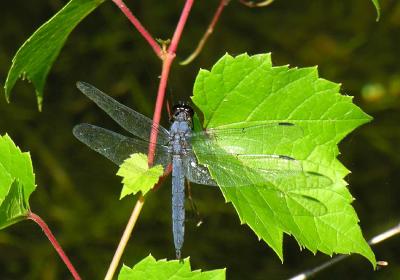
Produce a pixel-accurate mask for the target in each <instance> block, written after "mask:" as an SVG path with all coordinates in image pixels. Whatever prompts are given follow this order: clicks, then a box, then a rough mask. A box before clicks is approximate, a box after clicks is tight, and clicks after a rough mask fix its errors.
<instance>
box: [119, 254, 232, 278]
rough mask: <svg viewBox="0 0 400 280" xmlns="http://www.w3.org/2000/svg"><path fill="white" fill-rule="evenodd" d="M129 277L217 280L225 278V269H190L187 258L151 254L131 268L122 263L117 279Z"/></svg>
mask: <svg viewBox="0 0 400 280" xmlns="http://www.w3.org/2000/svg"><path fill="white" fill-rule="evenodd" d="M130 279H170V280H174V279H175V280H178V279H195V280H207V279H212V280H218V279H221V280H222V279H225V269H216V270H212V271H205V272H202V271H200V270H193V271H192V270H191V268H190V262H189V258H187V259H185V260H184V261H183V262H180V261H179V260H172V261H167V260H165V259H163V260H159V261H157V260H156V259H155V258H154V257H153V256H152V255H149V256H148V257H146V258H144V259H143V260H142V261H140V262H139V263H137V264H136V265H135V266H134V267H133V268H129V267H128V266H126V265H124V266H123V267H122V268H121V270H120V272H119V275H118V280H130Z"/></svg>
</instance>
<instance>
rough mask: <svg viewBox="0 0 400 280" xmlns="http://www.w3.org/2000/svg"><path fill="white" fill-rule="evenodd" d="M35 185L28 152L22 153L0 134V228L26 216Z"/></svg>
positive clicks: (7, 138)
mask: <svg viewBox="0 0 400 280" xmlns="http://www.w3.org/2000/svg"><path fill="white" fill-rule="evenodd" d="M35 187H36V186H35V175H34V174H33V168H32V161H31V158H30V155H29V153H22V152H21V150H20V149H19V148H18V147H17V146H15V144H14V142H13V141H12V140H11V138H10V137H9V136H8V135H7V134H6V135H4V136H0V229H1V228H4V227H7V226H9V225H11V224H13V223H16V222H17V221H19V220H21V219H23V218H24V217H25V216H26V214H27V213H28V211H29V196H30V195H31V193H32V192H33V191H34V190H35Z"/></svg>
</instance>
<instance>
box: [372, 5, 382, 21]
mask: <svg viewBox="0 0 400 280" xmlns="http://www.w3.org/2000/svg"><path fill="white" fill-rule="evenodd" d="M371 1H372V3H373V4H374V6H375V10H376V21H379V19H380V18H381V6H380V4H379V0H371Z"/></svg>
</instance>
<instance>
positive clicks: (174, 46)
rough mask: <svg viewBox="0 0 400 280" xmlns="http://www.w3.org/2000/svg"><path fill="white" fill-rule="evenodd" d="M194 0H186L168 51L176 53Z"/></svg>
mask: <svg viewBox="0 0 400 280" xmlns="http://www.w3.org/2000/svg"><path fill="white" fill-rule="evenodd" d="M193 3H194V0H186V3H185V6H184V7H183V10H182V13H181V17H180V18H179V22H178V24H177V25H176V28H175V32H174V36H173V37H172V40H171V44H170V45H169V48H168V52H169V53H171V54H175V53H176V49H177V47H178V43H179V40H180V39H181V35H182V31H183V28H184V27H185V24H186V20H187V18H188V16H189V13H190V10H191V9H192V6H193Z"/></svg>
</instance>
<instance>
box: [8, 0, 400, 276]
mask: <svg viewBox="0 0 400 280" xmlns="http://www.w3.org/2000/svg"><path fill="white" fill-rule="evenodd" d="M218 2H219V1H217V0H213V1H211V0H208V1H197V2H196V3H195V6H194V7H193V10H192V13H191V15H190V18H189V20H188V24H187V26H186V28H185V31H184V33H183V37H182V41H181V44H180V46H179V49H178V54H177V59H176V62H178V61H180V60H182V59H184V58H185V57H186V55H188V54H189V53H190V52H191V51H192V50H193V49H194V47H195V45H196V43H197V41H198V39H199V38H200V37H201V35H202V34H203V32H204V31H205V29H206V27H207V24H208V22H209V20H210V19H211V16H212V11H213V10H214V9H215V8H216V7H217V5H218ZM381 2H382V3H381V4H382V19H381V21H380V22H378V23H376V22H375V16H376V15H375V10H374V7H373V5H372V3H371V2H370V1H368V0H351V1H349V0H337V1H326V0H314V1H297V0H276V2H275V3H274V4H272V5H271V6H269V7H267V8H263V9H249V8H246V7H244V6H242V5H240V4H239V3H237V1H232V2H231V3H230V5H229V6H228V7H227V8H226V9H225V11H224V13H223V15H222V18H221V21H220V22H219V24H218V26H217V29H216V31H215V34H214V35H213V36H212V37H211V39H210V40H209V42H208V44H207V45H206V48H205V49H204V50H203V52H202V54H201V55H200V57H199V58H198V59H197V60H196V61H195V62H194V63H192V64H190V65H189V66H187V67H181V66H179V65H178V64H177V63H175V65H174V67H173V69H172V73H171V76H170V80H169V85H168V90H167V94H168V98H170V99H171V98H172V99H173V100H177V99H189V96H190V95H191V94H192V92H191V91H192V86H193V82H194V79H195V76H196V74H197V72H198V70H199V68H200V67H201V68H206V69H209V68H210V67H211V66H212V65H213V64H214V63H215V62H216V61H217V60H218V59H219V58H220V57H221V56H222V55H223V54H224V53H225V52H228V53H230V54H232V55H236V54H240V53H243V52H248V53H249V54H256V53H260V52H272V54H273V57H272V58H273V61H274V64H275V65H282V64H290V65H293V66H299V67H305V66H313V65H319V71H320V75H321V77H323V78H326V79H329V80H332V81H334V82H341V83H342V84H343V90H342V92H343V93H345V94H349V95H352V96H354V97H355V98H354V102H355V103H356V104H358V105H359V106H361V107H362V108H363V110H365V111H366V112H367V113H369V114H370V115H372V116H373V117H374V118H375V119H374V121H373V122H371V123H369V124H367V125H364V126H363V127H361V128H360V129H357V130H356V131H355V132H353V133H352V134H351V135H349V136H348V137H346V139H345V140H344V141H343V142H342V143H341V144H340V150H341V153H342V154H341V155H340V160H341V161H342V162H343V163H344V164H345V165H346V166H347V167H348V168H349V169H350V170H351V171H352V174H351V175H349V176H348V178H347V181H348V182H349V188H350V190H351V193H352V194H353V195H354V197H355V198H356V200H355V202H354V204H353V205H354V207H355V209H356V211H357V213H358V214H359V217H360V220H361V227H362V229H363V232H364V235H365V237H366V238H370V237H372V236H373V235H375V234H377V233H379V232H381V231H384V230H385V229H387V228H389V227H391V226H394V225H396V224H397V223H399V214H398V212H399V210H400V206H399V197H400V196H399V195H400V191H399V176H398V174H399V168H400V148H399V147H400V145H399V143H400V127H399V121H400V109H399V108H400V107H399V106H400V97H399V96H400V66H399V63H400V58H399V49H400V36H399V35H400V32H399V29H400V2H399V1H396V0H386V1H385V0H382V1H381ZM65 3H66V1H59V0H46V1H24V0H16V1H0V18H1V21H0V77H1V80H2V82H4V80H5V78H6V74H7V71H8V69H9V67H10V65H11V59H12V57H13V55H14V54H15V52H16V51H17V49H18V48H19V47H20V46H21V45H22V43H23V42H24V41H25V40H26V39H27V38H28V37H29V36H30V35H31V34H32V32H34V30H35V29H37V28H38V27H39V26H40V25H41V24H42V23H44V22H45V21H46V20H47V19H48V18H50V17H51V16H52V15H53V14H54V13H56V12H57V11H58V10H59V9H60V8H61V7H62V6H63V5H64V4H65ZM127 4H128V6H129V7H130V8H131V9H132V10H133V12H134V13H135V15H137V16H138V18H139V19H140V20H141V21H142V23H143V24H144V25H145V26H146V27H147V28H148V29H149V30H150V32H151V33H152V34H154V36H155V37H157V38H162V39H167V38H169V37H170V36H171V35H172V32H173V30H174V28H175V25H176V22H177V19H178V17H179V14H180V9H181V7H182V6H183V4H184V1H183V0H180V1H168V3H166V2H163V3H162V4H161V2H160V1H155V0H147V1H127ZM159 73H160V61H159V60H158V59H157V58H156V57H155V56H154V54H153V52H152V50H151V49H150V48H149V47H148V45H147V44H146V42H145V41H144V40H143V39H142V38H141V37H140V36H139V34H138V33H137V32H136V31H135V30H133V28H132V27H131V25H130V24H129V22H128V21H127V19H126V18H125V17H124V16H123V15H122V13H121V12H120V11H119V10H118V9H117V8H116V7H115V5H113V3H112V2H111V1H106V3H104V4H102V5H101V6H100V7H99V8H98V9H97V10H95V11H94V12H93V13H92V14H91V15H89V16H88V17H87V18H86V19H85V20H84V21H83V22H82V23H81V24H80V25H79V26H78V27H77V28H76V30H74V31H73V32H72V34H71V36H70V38H69V39H68V41H67V43H66V45H65V47H64V48H63V49H62V51H61V54H60V56H59V57H58V59H57V61H56V63H55V64H54V67H53V68H52V70H51V72H50V75H49V77H48V80H47V84H46V88H45V95H44V103H43V112H41V113H39V112H38V111H37V106H36V98H35V95H34V89H33V87H32V86H31V85H30V84H28V83H25V82H18V83H17V85H16V87H15V88H14V90H13V95H12V103H11V104H6V102H5V99H4V98H3V97H0V133H1V134H4V133H6V132H7V133H8V134H9V135H10V136H11V137H12V138H13V140H14V141H15V142H16V144H17V145H18V146H19V147H21V149H22V150H24V151H30V152H31V156H32V160H33V164H34V169H35V173H36V181H37V185H38V187H37V190H36V191H35V193H34V194H33V195H32V196H31V200H30V204H31V207H32V210H33V211H34V212H36V213H38V214H39V215H40V216H42V217H43V218H44V219H45V220H46V221H47V222H48V223H49V225H50V227H51V228H52V229H53V231H54V233H55V235H56V236H57V237H58V239H59V241H60V243H61V244H62V245H63V246H64V248H65V250H66V251H67V253H68V254H69V256H70V258H71V259H72V261H73V263H74V264H75V265H76V267H77V269H78V271H79V272H80V273H81V276H82V277H83V278H84V279H101V278H103V277H104V275H105V272H106V270H107V268H108V265H109V263H110V261H111V258H112V256H113V253H114V250H115V248H116V246H117V243H118V241H119V238H120V236H121V234H122V231H123V229H124V227H125V224H126V222H127V220H128V217H129V216H130V213H131V210H132V208H133V206H134V204H135V201H136V199H135V198H133V197H127V198H125V199H123V200H122V201H119V200H118V198H119V193H120V189H121V184H120V178H119V177H116V176H115V173H116V171H117V167H116V166H114V165H113V164H112V163H111V162H109V161H107V160H106V159H104V158H102V157H101V156H100V155H98V154H96V153H95V152H92V151H91V150H89V149H88V148H87V147H86V146H84V145H83V144H81V143H80V142H78V141H77V140H76V139H74V137H73V135H72V133H71V130H72V127H73V125H74V124H77V123H80V122H90V123H93V124H99V125H101V126H104V127H107V128H110V129H114V130H120V129H119V128H118V127H117V125H116V124H115V123H113V122H112V121H111V120H110V118H108V117H107V116H106V115H105V114H104V113H103V112H102V111H101V110H100V109H98V108H97V107H95V105H93V104H92V103H91V102H90V101H89V100H88V99H87V98H85V97H84V96H83V95H82V94H81V93H79V92H78V90H77V89H76V88H75V82H76V81H77V80H83V81H87V82H90V83H92V84H94V85H96V86H97V87H98V88H100V89H103V90H104V91H106V92H107V93H109V94H110V95H112V96H113V97H114V98H116V99H118V100H120V101H122V102H123V103H125V104H127V105H128V106H130V107H132V108H134V109H136V110H138V111H139V112H142V113H143V114H145V115H147V116H149V117H151V116H152V110H153V107H154V101H155V97H156V91H157V85H158V75H159ZM163 124H164V125H168V123H167V117H166V114H164V116H163ZM193 195H194V199H195V201H196V203H197V206H198V208H199V210H200V211H201V214H202V215H203V216H204V218H205V223H204V224H203V225H202V226H201V227H200V228H196V227H195V221H194V220H193V221H189V222H188V223H187V227H186V228H187V230H186V240H185V246H184V255H185V256H187V255H190V257H191V263H192V266H193V268H196V269H204V270H209V269H216V268H223V267H227V276H228V279H285V278H287V277H289V276H291V275H293V274H295V273H297V272H300V271H302V270H304V269H306V268H311V267H314V266H316V265H318V264H320V263H322V262H324V261H326V260H329V259H330V257H329V256H325V255H323V254H317V255H316V256H313V255H312V254H311V253H310V252H308V251H307V250H303V251H300V250H299V247H298V245H297V244H296V242H295V241H294V240H293V239H292V238H289V237H287V236H286V237H285V242H284V257H285V262H284V264H281V262H280V260H279V259H278V257H277V256H276V255H275V254H274V253H273V251H272V250H271V249H270V248H269V247H268V246H267V245H266V244H265V243H264V242H263V241H261V242H259V241H258V240H257V238H256V236H255V234H254V233H252V232H251V230H250V229H248V228H247V226H241V225H240V223H239V219H238V217H237V216H236V214H235V212H234V210H233V208H232V207H231V206H230V205H228V204H225V203H224V200H223V197H222V195H221V193H220V192H219V191H218V190H217V189H215V188H214V189H213V188H210V187H200V186H199V187H196V188H195V189H194V190H193ZM170 196H171V195H170V180H167V181H166V183H165V184H164V185H163V186H162V187H161V188H160V189H159V190H158V191H156V192H153V193H151V194H150V195H149V196H148V198H147V200H146V203H145V205H144V209H143V211H142V213H141V216H140V218H139V221H138V223H137V226H136V227H135V229H134V233H133V236H132V238H131V241H130V242H129V244H128V247H127V250H126V251H125V254H124V256H123V262H124V263H125V264H127V265H129V266H132V265H134V264H135V263H137V262H138V261H140V260H141V259H143V258H144V257H145V256H147V255H148V254H149V253H151V254H152V255H153V256H155V257H156V258H157V259H161V258H173V257H174V249H173V241H172V234H171V219H170ZM399 249H400V239H399V238H398V237H395V238H392V239H391V240H389V241H386V242H385V243H383V244H380V245H378V246H376V247H375V248H374V251H375V253H376V256H377V259H378V260H386V261H388V262H389V267H387V268H385V269H381V270H379V271H377V272H373V271H372V268H371V265H370V264H369V263H368V261H367V260H366V259H364V258H362V257H360V256H357V255H354V256H352V257H351V258H349V259H347V260H346V261H344V262H342V263H340V264H338V265H336V266H334V267H331V268H330V269H328V270H326V271H325V272H324V273H322V274H320V275H319V276H318V277H317V279H400V253H399ZM69 278H70V276H69V273H68V271H67V270H66V268H65V267H64V265H63V264H62V262H61V261H60V259H59V257H58V256H57V255H56V253H55V251H54V249H53V248H52V247H51V246H50V244H49V243H48V242H47V240H46V238H45V236H44V235H43V234H42V232H41V230H40V228H39V227H38V226H36V225H35V224H34V223H32V222H28V221H26V222H22V223H19V224H17V225H14V226H12V227H10V228H7V229H6V230H3V231H0V279H44V280H46V279H69Z"/></svg>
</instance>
